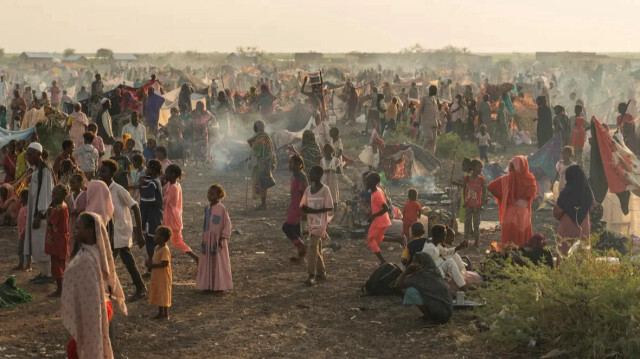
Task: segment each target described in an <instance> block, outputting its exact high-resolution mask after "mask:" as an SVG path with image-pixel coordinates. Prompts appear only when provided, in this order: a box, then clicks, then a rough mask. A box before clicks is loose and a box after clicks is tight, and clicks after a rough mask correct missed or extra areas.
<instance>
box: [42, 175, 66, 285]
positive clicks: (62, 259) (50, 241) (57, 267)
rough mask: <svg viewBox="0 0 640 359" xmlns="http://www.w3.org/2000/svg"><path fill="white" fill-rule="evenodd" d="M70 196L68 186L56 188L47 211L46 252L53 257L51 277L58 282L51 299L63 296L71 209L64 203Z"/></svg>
mask: <svg viewBox="0 0 640 359" xmlns="http://www.w3.org/2000/svg"><path fill="white" fill-rule="evenodd" d="M68 194H69V188H67V186H64V185H57V186H55V187H54V188H53V190H52V191H51V205H50V206H49V209H48V210H47V233H46V240H45V245H44V252H45V253H46V254H48V255H50V256H51V277H53V279H54V280H55V281H56V291H55V292H53V293H52V294H51V295H50V297H59V296H60V294H62V280H63V278H64V270H65V268H66V263H67V258H68V257H69V208H67V205H66V204H65V203H64V199H65V198H66V197H67V195H68Z"/></svg>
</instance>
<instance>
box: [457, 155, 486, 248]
mask: <svg viewBox="0 0 640 359" xmlns="http://www.w3.org/2000/svg"><path fill="white" fill-rule="evenodd" d="M482 168H483V163H482V161H480V160H478V159H474V160H472V161H471V174H470V175H466V176H464V180H463V182H464V189H463V197H464V207H465V210H464V215H465V217H464V238H465V239H467V240H468V239H469V238H473V246H474V247H475V248H476V249H477V248H478V241H479V240H480V212H482V206H483V205H484V202H485V201H486V199H487V180H486V179H485V178H484V176H482V175H481V174H482Z"/></svg>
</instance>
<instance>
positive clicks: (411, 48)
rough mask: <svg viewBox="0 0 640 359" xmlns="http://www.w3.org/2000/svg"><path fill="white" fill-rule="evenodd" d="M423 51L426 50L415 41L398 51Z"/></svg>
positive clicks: (405, 52) (415, 52)
mask: <svg viewBox="0 0 640 359" xmlns="http://www.w3.org/2000/svg"><path fill="white" fill-rule="evenodd" d="M425 51H426V50H425V48H424V47H422V45H420V44H418V43H416V44H413V45H411V46H409V47H406V48H404V49H402V50H400V53H403V54H419V53H421V52H425Z"/></svg>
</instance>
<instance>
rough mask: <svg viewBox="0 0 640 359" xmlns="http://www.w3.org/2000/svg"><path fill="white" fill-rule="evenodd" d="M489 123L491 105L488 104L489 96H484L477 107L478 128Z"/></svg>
mask: <svg viewBox="0 0 640 359" xmlns="http://www.w3.org/2000/svg"><path fill="white" fill-rule="evenodd" d="M489 123H491V104H490V103H489V95H484V96H483V97H482V102H480V106H479V107H478V128H480V126H482V125H488V124H489Z"/></svg>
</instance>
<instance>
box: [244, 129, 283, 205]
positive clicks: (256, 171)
mask: <svg viewBox="0 0 640 359" xmlns="http://www.w3.org/2000/svg"><path fill="white" fill-rule="evenodd" d="M253 132H255V135H254V136H253V137H251V138H250V139H249V140H248V141H247V142H249V146H250V147H251V156H250V158H249V160H250V161H251V168H252V170H251V188H252V189H253V195H254V198H256V197H257V198H260V201H261V205H260V206H259V207H258V209H267V191H268V190H269V188H271V187H273V186H275V185H276V183H275V180H274V179H273V175H272V171H275V170H276V166H277V161H276V152H275V148H274V145H273V140H271V137H269V135H267V134H266V132H264V122H262V121H260V120H258V121H256V122H255V123H254V124H253Z"/></svg>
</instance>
